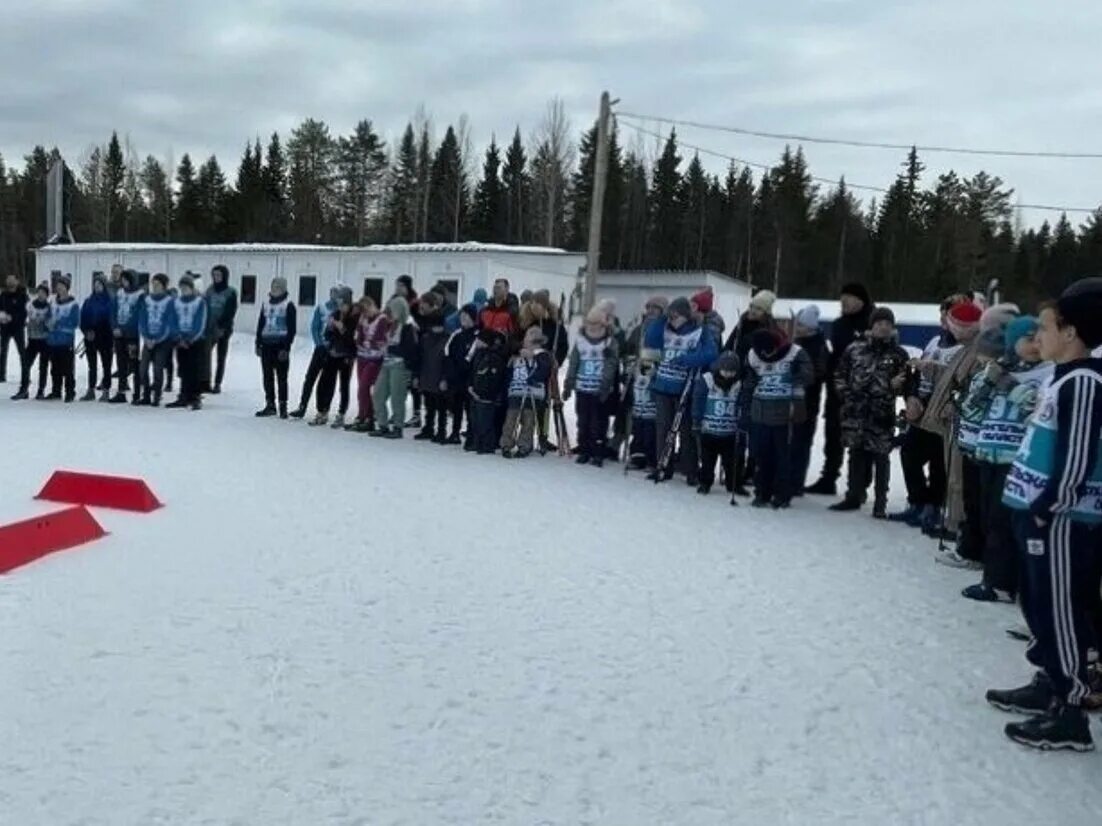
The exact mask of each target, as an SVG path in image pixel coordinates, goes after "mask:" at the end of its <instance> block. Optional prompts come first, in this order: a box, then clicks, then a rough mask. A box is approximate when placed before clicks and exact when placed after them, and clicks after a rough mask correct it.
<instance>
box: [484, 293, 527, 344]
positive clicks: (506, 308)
mask: <svg viewBox="0 0 1102 826" xmlns="http://www.w3.org/2000/svg"><path fill="white" fill-rule="evenodd" d="M519 313H520V301H519V300H518V299H517V297H516V296H515V295H513V294H512V293H509V295H508V296H506V298H505V303H504V304H494V303H493V302H492V301H491V302H490V303H489V304H487V305H486V306H485V307H483V308H482V312H481V313H479V315H478V323H479V325H480V326H481V327H483V328H485V329H487V330H494V331H495V332H498V333H501V334H502V335H505V336H508V337H509V338H515V337H516V335H517V316H518V314H519Z"/></svg>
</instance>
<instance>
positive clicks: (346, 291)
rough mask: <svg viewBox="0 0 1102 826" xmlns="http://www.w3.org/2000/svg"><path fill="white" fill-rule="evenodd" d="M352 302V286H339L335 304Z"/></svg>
mask: <svg viewBox="0 0 1102 826" xmlns="http://www.w3.org/2000/svg"><path fill="white" fill-rule="evenodd" d="M351 303H352V288H351V287H341V288H340V289H338V290H337V304H338V305H339V304H351Z"/></svg>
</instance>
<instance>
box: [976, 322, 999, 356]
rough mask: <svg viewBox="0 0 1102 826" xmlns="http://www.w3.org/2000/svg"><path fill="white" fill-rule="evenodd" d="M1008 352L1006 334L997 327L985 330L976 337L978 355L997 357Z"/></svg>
mask: <svg viewBox="0 0 1102 826" xmlns="http://www.w3.org/2000/svg"><path fill="white" fill-rule="evenodd" d="M1005 352H1006V336H1005V333H1003V331H1002V330H1001V329H999V328H997V327H991V328H989V329H987V330H984V331H983V332H981V333H980V334H979V335H978V336H977V337H976V355H978V356H986V357H987V358H991V359H997V358H998V357H999V356H1001V355H1002V354H1003V353H1005Z"/></svg>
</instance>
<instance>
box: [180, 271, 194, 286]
mask: <svg viewBox="0 0 1102 826" xmlns="http://www.w3.org/2000/svg"><path fill="white" fill-rule="evenodd" d="M178 283H179V284H180V286H181V287H191V288H193V289H194V287H195V279H194V278H192V277H191V273H189V272H186V273H184V274H183V275H181V276H180V281H179V282H178Z"/></svg>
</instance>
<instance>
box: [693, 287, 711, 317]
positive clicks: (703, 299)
mask: <svg viewBox="0 0 1102 826" xmlns="http://www.w3.org/2000/svg"><path fill="white" fill-rule="evenodd" d="M692 303H693V304H695V305H696V308H697V310H699V311H700V312H702V313H710V312H712V310H714V309H715V306H716V297H715V294H714V293H713V292H712V288H711V287H705V288H704V289H703V290H701V291H700V292H698V293H697V294H696V295H694V296H693V297H692Z"/></svg>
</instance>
